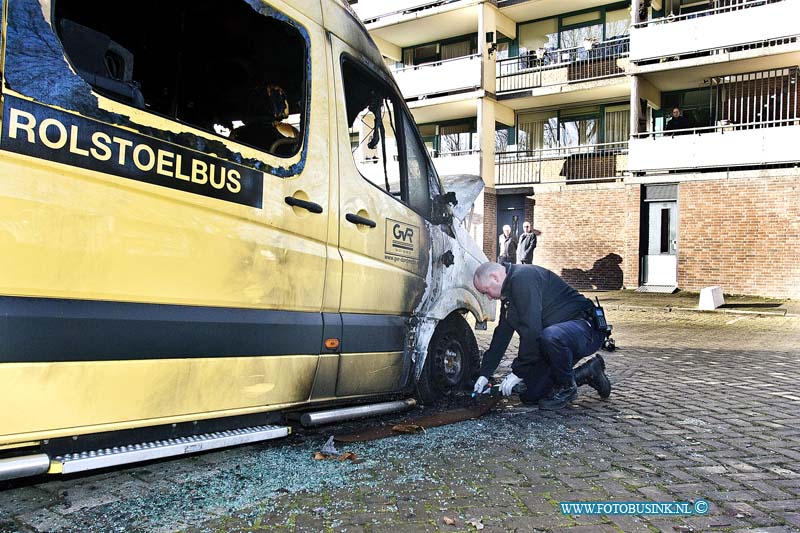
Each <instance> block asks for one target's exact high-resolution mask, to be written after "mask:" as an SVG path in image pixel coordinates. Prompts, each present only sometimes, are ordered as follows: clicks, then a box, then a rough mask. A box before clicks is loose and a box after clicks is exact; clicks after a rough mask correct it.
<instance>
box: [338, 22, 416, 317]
mask: <svg viewBox="0 0 800 533" xmlns="http://www.w3.org/2000/svg"><path fill="white" fill-rule="evenodd" d="M331 39H332V43H333V45H332V50H333V56H334V61H333V64H334V69H335V70H334V79H335V80H336V94H337V98H338V101H339V102H340V105H339V106H338V107H337V123H338V128H339V130H338V133H337V137H339V138H346V137H349V132H348V123H347V116H346V110H345V105H344V101H345V91H346V88H345V87H342V83H341V80H342V74H341V60H340V57H341V55H342V54H344V53H349V54H350V55H351V56H356V57H357V52H356V51H355V50H353V49H352V48H351V47H349V46H348V45H347V44H345V43H344V42H342V41H341V40H339V39H338V38H336V37H332V38H331ZM339 182H340V185H339V187H340V190H341V193H340V194H341V215H340V218H339V224H340V225H339V250H340V252H341V255H342V260H343V267H342V271H343V274H342V296H341V298H342V303H341V311H342V312H343V313H376V314H393V315H402V314H410V313H411V312H412V311H413V310H414V308H415V307H416V305H417V304H418V303H419V301H420V298H421V297H422V293H423V291H424V289H425V275H426V273H427V270H428V250H429V247H430V236H429V235H428V232H427V230H426V227H425V223H424V219H423V218H422V217H421V216H419V215H418V214H417V213H415V212H414V211H413V210H411V209H410V208H409V207H407V206H406V205H405V204H403V203H401V202H399V201H397V199H396V198H394V197H392V196H390V195H389V194H387V193H386V192H385V191H382V190H379V189H378V188H377V187H376V186H375V185H373V184H372V183H370V182H368V181H367V180H366V179H365V178H364V177H363V176H362V175H361V174H360V173H359V171H358V169H357V168H356V165H355V161H354V159H353V154H352V153H351V151H350V146H349V144H345V143H340V144H339ZM348 213H352V214H356V215H359V216H362V217H365V218H368V219H370V220H373V221H374V222H375V223H376V227H374V228H368V227H366V226H363V225H355V224H353V223H351V222H348V221H347V220H346V215H347V214H348ZM394 224H400V225H401V226H402V227H403V228H408V227H411V228H413V229H414V235H415V241H414V243H413V250H411V251H410V252H408V253H407V254H406V255H405V256H404V257H401V256H398V255H393V250H392V246H391V241H390V240H389V239H387V237H388V235H390V234H391V233H390V232H391V229H392V228H393V227H394Z"/></svg>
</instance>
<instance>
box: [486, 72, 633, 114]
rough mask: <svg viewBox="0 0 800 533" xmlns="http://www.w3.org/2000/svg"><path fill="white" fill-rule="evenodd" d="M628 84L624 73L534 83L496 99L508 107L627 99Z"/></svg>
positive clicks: (629, 90) (523, 107) (555, 105)
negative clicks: (559, 82) (562, 82)
mask: <svg viewBox="0 0 800 533" xmlns="http://www.w3.org/2000/svg"><path fill="white" fill-rule="evenodd" d="M630 94H631V86H630V82H629V81H628V77H627V76H623V77H618V78H610V79H606V80H593V81H587V82H584V83H576V84H570V85H554V86H551V87H538V88H536V89H531V90H529V91H524V92H519V93H513V96H512V95H509V94H503V95H499V96H498V100H499V101H500V102H501V103H502V104H503V105H505V106H508V107H510V108H511V109H515V110H519V109H531V108H543V107H565V106H572V105H573V104H585V103H590V102H604V101H614V100H626V101H627V100H629V99H630Z"/></svg>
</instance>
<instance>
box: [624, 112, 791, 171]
mask: <svg viewBox="0 0 800 533" xmlns="http://www.w3.org/2000/svg"><path fill="white" fill-rule="evenodd" d="M721 122H722V121H721ZM798 146H800V119H797V118H794V119H781V120H775V121H770V122H751V123H745V124H728V123H724V122H723V123H721V124H719V125H716V126H709V127H704V128H692V129H687V130H674V131H671V132H658V133H644V134H639V135H637V136H635V138H633V139H631V141H630V157H629V164H628V167H629V168H628V169H629V170H630V171H631V172H640V173H648V172H661V171H670V170H672V171H674V170H686V171H693V170H694V169H714V168H717V169H725V168H732V167H753V166H756V167H759V166H764V165H779V164H786V163H797V162H799V161H800V152H798V150H797V147H798Z"/></svg>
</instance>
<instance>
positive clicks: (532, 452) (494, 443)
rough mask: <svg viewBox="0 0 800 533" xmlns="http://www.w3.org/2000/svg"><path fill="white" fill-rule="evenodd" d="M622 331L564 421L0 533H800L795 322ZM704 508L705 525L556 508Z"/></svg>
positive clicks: (4, 508) (431, 438)
mask: <svg viewBox="0 0 800 533" xmlns="http://www.w3.org/2000/svg"><path fill="white" fill-rule="evenodd" d="M610 319H611V321H612V323H614V325H615V335H614V337H615V339H616V340H617V344H618V346H619V350H617V351H616V352H613V353H610V354H605V355H606V361H607V365H608V369H609V374H610V376H611V379H612V382H613V385H614V391H613V393H612V396H611V398H610V400H609V401H601V400H600V399H599V398H598V397H597V395H596V393H594V391H592V390H590V389H588V388H587V387H582V390H581V393H580V396H579V398H578V400H577V401H576V402H575V403H574V405H573V406H572V407H571V408H570V409H567V410H564V411H561V412H542V411H539V410H538V409H536V408H532V407H525V406H522V405H520V404H519V403H517V402H516V401H513V400H512V401H510V402H508V403H507V404H505V406H504V407H503V408H502V409H501V410H499V411H496V412H493V413H491V414H490V415H487V416H486V417H484V418H482V419H480V420H475V421H469V422H464V423H461V424H457V425H453V426H447V427H442V428H435V429H433V430H430V431H428V432H427V433H426V434H417V435H409V436H403V437H395V438H391V439H384V440H382V441H375V442H372V443H362V444H359V445H354V446H353V447H352V448H351V449H352V451H354V452H355V453H357V454H358V456H359V458H360V460H363V461H364V462H359V463H354V464H351V463H347V464H345V463H337V462H330V461H325V462H314V461H312V460H311V459H310V456H311V451H312V450H313V449H315V448H317V449H318V447H320V446H321V445H322V443H323V442H324V436H325V435H326V434H327V433H326V432H329V431H332V430H331V429H330V428H321V429H319V430H313V431H305V432H303V431H301V432H298V434H296V435H294V436H293V437H291V440H289V441H284V442H283V443H279V442H275V443H271V444H267V445H261V446H250V447H242V448H236V449H231V450H226V451H224V452H219V453H211V454H206V455H202V456H199V457H195V458H189V459H185V460H178V461H166V462H162V463H156V464H150V465H144V466H139V467H133V468H129V469H125V470H122V471H119V472H115V473H103V474H100V475H97V476H87V477H84V478H78V479H73V480H63V481H62V480H57V481H54V482H50V483H42V484H37V485H27V486H22V487H19V488H15V489H11V490H8V491H5V492H0V531H2V532H5V531H32V530H37V529H38V530H42V531H113V530H118V531H148V532H150V531H171V530H175V529H183V530H185V531H187V532H189V531H224V532H235V531H336V532H339V531H367V532H383V531H391V532H393V533H397V532H404V531H409V532H412V531H413V532H416V531H475V530H476V529H477V528H476V526H475V525H473V524H477V525H480V526H482V528H483V529H482V531H485V532H494V531H526V532H527V531H553V532H561V531H564V532H571V533H583V532H601V533H602V532H606V531H608V532H611V531H634V532H635V531H668V532H675V531H679V532H680V531H737V532H738V531H753V532H755V531H767V532H777V531H800V511H799V510H800V370H798V364H800V319H798V318H791V317H789V318H786V317H774V316H770V317H759V316H744V317H735V316H731V315H722V314H714V313H677V312H673V313H668V312H661V311H652V310H651V311H647V312H645V311H622V310H618V311H615V312H613V313H612V314H611V316H610ZM489 338H490V332H481V333H480V334H479V344H480V345H481V346H482V347H484V348H485V347H486V346H487V345H488V341H489ZM513 342H516V339H515V341H513ZM509 361H510V359H508V358H507V359H506V360H505V361H504V365H503V366H501V369H500V370H499V374H502V373H503V372H504V371H507V365H508V363H509ZM584 389H586V390H584ZM391 420H392V419H391V418H385V419H384V421H386V422H387V423H390V422H391ZM364 423H365V422H364V421H360V422H358V423H353V424H364ZM373 423H374V422H373ZM281 460H282V461H283V462H281ZM322 463H324V464H322ZM701 498H702V499H705V500H708V501H709V502H710V504H711V508H710V512H709V513H708V514H707V515H704V516H682V517H668V516H650V517H646V516H607V517H606V516H569V515H566V516H565V515H562V514H561V512H560V511H559V509H558V507H557V503H558V502H560V501H583V500H596V501H618V502H627V501H637V502H645V501H647V502H654V501H693V500H696V499H701ZM445 519H448V520H447V521H450V520H452V521H454V522H455V523H454V524H452V525H449V524H447V523H446V520H445Z"/></svg>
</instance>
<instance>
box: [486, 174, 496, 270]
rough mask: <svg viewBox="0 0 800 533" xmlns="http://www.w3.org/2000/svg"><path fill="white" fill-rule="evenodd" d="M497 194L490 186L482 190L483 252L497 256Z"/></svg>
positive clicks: (493, 256)
mask: <svg viewBox="0 0 800 533" xmlns="http://www.w3.org/2000/svg"><path fill="white" fill-rule="evenodd" d="M496 235H497V194H496V193H495V190H494V189H493V188H491V187H486V188H484V190H483V253H485V254H486V257H488V258H489V259H494V258H496V257H497V238H496Z"/></svg>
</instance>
